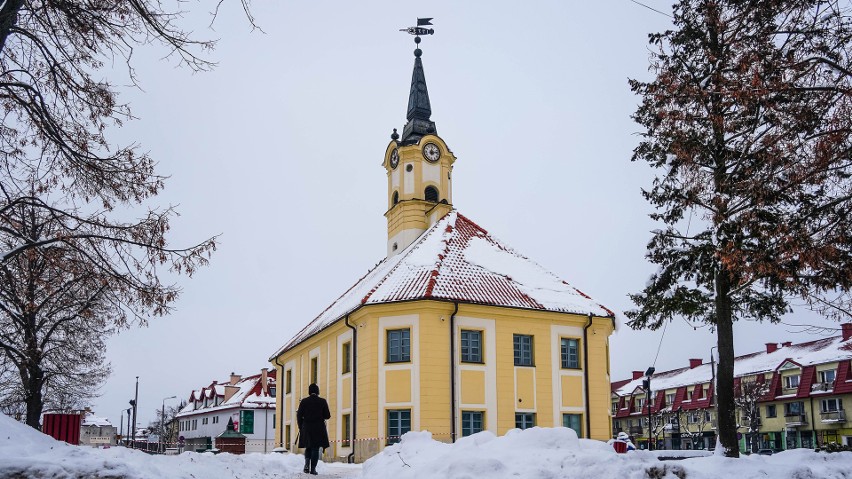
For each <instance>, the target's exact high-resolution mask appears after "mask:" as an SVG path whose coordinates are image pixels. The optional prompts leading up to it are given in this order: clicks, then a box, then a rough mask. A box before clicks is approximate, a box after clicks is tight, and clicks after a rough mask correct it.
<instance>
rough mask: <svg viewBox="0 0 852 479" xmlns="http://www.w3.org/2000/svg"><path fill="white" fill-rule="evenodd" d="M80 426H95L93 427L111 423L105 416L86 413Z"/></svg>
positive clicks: (105, 425) (110, 424)
mask: <svg viewBox="0 0 852 479" xmlns="http://www.w3.org/2000/svg"><path fill="white" fill-rule="evenodd" d="M81 425H82V426H95V427H107V426H112V423H111V422H109V419H107V418H105V417H98V416H95V415H94V414H92V413H87V414H86V416H85V417H84V418H83V421H82V422H81Z"/></svg>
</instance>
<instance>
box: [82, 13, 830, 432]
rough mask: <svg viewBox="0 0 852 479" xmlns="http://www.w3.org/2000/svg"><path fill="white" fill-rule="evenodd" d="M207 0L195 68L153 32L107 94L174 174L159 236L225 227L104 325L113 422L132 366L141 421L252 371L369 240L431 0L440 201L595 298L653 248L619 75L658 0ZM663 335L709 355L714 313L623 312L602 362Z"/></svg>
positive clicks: (626, 364)
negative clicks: (450, 166) (138, 308)
mask: <svg viewBox="0 0 852 479" xmlns="http://www.w3.org/2000/svg"><path fill="white" fill-rule="evenodd" d="M215 3H216V2H214V1H200V2H197V3H196V2H190V3H188V4H187V6H188V7H190V8H192V9H194V10H195V13H196V14H195V15H192V16H191V17H190V18H187V20H186V22H185V25H187V26H188V28H190V29H192V30H194V31H195V32H196V36H197V37H211V36H212V37H216V38H220V39H221V41H220V43H219V45H218V48H217V50H216V51H215V52H213V53H212V54H211V55H210V57H211V58H212V59H214V60H216V61H217V62H218V63H219V65H218V67H217V68H216V69H215V70H214V71H213V72H210V73H200V74H194V75H193V74H191V73H190V72H189V71H187V70H185V69H177V68H175V65H174V62H172V61H168V60H163V59H162V56H163V55H164V54H165V52H164V51H163V50H161V49H156V48H147V49H142V50H140V51H137V57H136V63H135V66H136V67H137V69H138V71H137V74H138V77H139V80H140V82H141V86H142V88H143V90H144V91H140V90H134V89H127V90H126V91H125V92H124V94H123V97H122V98H123V99H124V100H125V101H128V102H130V103H131V104H132V106H133V108H134V113H135V114H136V116H138V117H139V120H138V121H135V122H131V123H129V124H126V125H125V126H124V127H123V128H121V129H120V130H118V131H116V132H115V136H114V137H113V138H114V139H115V140H116V141H138V142H139V143H141V145H142V147H143V148H144V149H146V150H149V151H150V152H151V154H152V155H153V156H154V157H155V158H156V159H157V160H158V161H159V172H160V173H162V174H167V175H170V176H171V179H170V180H169V182H168V184H167V189H166V191H165V193H164V194H162V195H161V196H160V197H158V198H157V200H156V203H157V204H160V205H167V204H177V205H179V211H180V212H181V214H182V216H181V217H180V218H178V219H177V220H176V221H175V222H174V224H173V231H172V235H171V239H172V241H173V243H174V244H175V245H188V244H194V243H197V242H198V241H200V240H201V239H203V238H205V237H207V236H210V235H213V234H218V233H221V234H222V236H221V244H220V248H219V250H218V251H217V253H216V254H215V255H214V257H213V260H212V262H211V265H210V266H209V267H208V268H206V269H203V270H201V271H200V272H199V273H198V274H197V275H196V276H195V277H194V278H193V279H191V280H188V279H186V278H180V279H179V281H180V283H181V285H182V286H183V288H184V293H183V296H182V297H181V299H180V300H179V302H178V303H177V305H176V307H177V311H176V312H175V313H174V314H172V315H171V316H169V317H166V318H155V319H153V320H152V321H151V323H150V326H149V327H148V328H145V329H134V330H131V331H127V332H123V333H121V334H120V335H119V336H117V337H115V338H113V339H111V340H110V341H109V345H108V348H109V350H108V357H109V359H110V361H111V363H112V366H113V375H112V377H111V378H110V379H109V381H108V382H107V383H106V384H105V385H104V388H103V395H102V397H101V398H99V399H98V400H96V401H95V402H94V403H93V405H92V406H93V408H94V410H95V412H96V413H97V414H98V415H101V416H107V417H109V418H110V419H111V420H112V421H113V423H115V424H118V417H119V414H120V412H121V410H122V409H126V408H127V407H128V400H129V399H131V398H132V397H133V392H134V381H135V376H139V384H140V386H139V407H140V409H139V422H140V423H141V424H142V425H146V424H147V423H148V421H149V420H151V419H153V418H154V411H155V410H157V409H159V408H160V406H161V404H162V401H163V398H166V397H169V396H175V395H176V396H178V397H179V398H186V397H188V396H189V393H190V391H191V390H192V389H194V388H199V387H201V386H205V385H208V384H209V383H210V382H211V381H212V380H214V379H215V380H220V381H221V380H224V379H225V378H227V376H228V374H229V373H230V372H231V371H234V372H236V373H238V374H243V375H247V374H253V373H257V372H259V370H260V368H262V367H268V366H269V364H268V363H267V362H266V359H267V357H269V356H270V355H271V354H272V353H273V352H274V351H275V350H276V349H277V348H278V347H280V346H281V345H282V344H283V343H284V342H285V341H286V340H288V339H289V338H290V337H291V336H292V335H293V334H295V333H296V332H297V331H298V330H299V329H301V328H302V327H303V326H304V325H305V324H306V323H307V322H308V321H310V320H311V319H313V318H314V317H315V316H316V315H317V314H319V312H321V311H322V310H323V309H324V308H325V307H326V306H327V305H328V304H329V303H330V302H331V301H333V300H334V299H336V298H337V297H338V296H339V295H340V294H341V293H342V292H343V291H345V290H346V289H347V288H348V287H349V286H351V285H352V284H353V283H354V282H355V281H356V280H357V279H358V278H360V277H361V276H362V275H363V274H364V273H365V272H366V271H367V270H368V269H369V268H371V267H372V266H373V265H375V263H377V262H378V261H379V260H380V259H382V258H383V257H384V255H385V248H386V240H387V229H386V220H385V218H384V216H383V213H384V211H385V208H386V202H387V196H386V195H387V179H386V176H385V172H384V169H383V168H382V166H381V162H382V159H383V154H384V151H385V147H386V146H387V143H388V141H389V139H390V133H391V131H392V129H393V128H398V129H400V131H401V130H402V126H403V124H404V122H405V113H406V107H407V101H408V91H409V86H410V80H411V70H412V65H413V61H414V57H413V55H412V51H413V49H414V42H413V41H412V37H411V36H410V35H408V34H405V33H402V32H399V31H398V30H399V29H400V28H404V27H408V26H411V25H413V24H414V23H415V19H416V18H417V17H418V16H419V17H434V18H435V19H434V20H433V23H434V29H435V35H434V36H431V37H425V38H424V40H423V43H422V44H421V46H422V48H423V51H424V53H423V62H424V68H425V72H426V80H427V83H428V87H429V95H430V99H431V102H432V112H433V114H432V119H433V120H434V121H435V122H436V123H437V127H438V133H439V134H440V135H441V137H442V138H443V139H444V140H445V141H446V142H447V144H448V145H449V146H450V148H451V149H452V150H453V152H454V153H455V155H456V156H457V157H458V161H457V162H456V164H455V170H454V175H453V179H454V191H453V199H454V206H455V207H456V208H457V209H458V210H459V211H460V212H461V213H463V214H464V215H466V216H467V217H469V218H471V219H472V220H473V221H475V222H477V223H478V224H479V225H480V226H482V227H483V228H485V229H486V230H488V231H489V233H491V234H492V235H494V236H496V237H497V238H500V239H501V240H503V241H504V242H506V243H508V244H509V245H511V246H512V247H514V248H515V249H516V250H517V251H519V252H521V253H522V254H525V255H526V256H528V257H529V258H531V259H533V260H534V261H536V262H538V263H539V264H541V265H543V266H544V267H546V268H548V269H549V270H551V271H553V272H554V273H556V274H557V275H559V276H561V277H562V278H563V279H565V280H566V281H568V282H569V283H571V284H573V285H574V286H576V287H577V288H579V289H580V290H581V291H584V292H585V293H587V294H589V295H590V296H591V297H593V298H594V299H596V300H597V301H598V302H600V303H601V304H603V305H605V306H607V307H609V308H610V309H613V310H616V311H619V312H620V311H623V310H626V309H630V308H631V306H632V304H631V302H630V300H629V299H628V297H627V295H628V293H633V292H637V291H639V290H641V288H642V287H643V286H644V284H645V281H646V279H647V277H648V275H649V274H650V273H651V271H652V270H653V267H652V266H651V265H649V264H648V263H647V261H646V260H645V259H644V252H645V244H646V243H647V241H648V239H649V237H650V235H649V230H651V229H652V228H653V227H654V226H653V224H652V222H651V221H650V220H649V219H648V218H647V214H648V213H649V212H650V207H649V206H648V205H647V204H646V203H645V202H644V200H643V199H642V197H641V196H640V192H639V190H640V188H641V187H643V186H648V185H649V184H650V181H651V179H652V178H653V174H654V172H653V171H652V170H651V168H650V167H649V166H647V165H646V164H644V163H631V162H630V156H631V151H632V149H633V148H634V147H635V146H636V145H637V143H638V141H639V138H638V136H637V132H638V131H639V128H638V127H637V126H636V125H635V124H634V123H633V122H632V120H631V119H630V114H631V113H632V112H633V110H634V109H635V107H636V104H637V98H636V97H634V96H633V94H632V93H631V92H630V90H629V88H628V85H627V79H628V78H631V77H632V78H647V77H648V75H649V74H648V72H647V67H648V48H647V34H648V33H650V32H656V31H661V30H664V29H666V28H668V27H669V26H670V24H669V18H667V17H665V16H663V15H661V14H659V13H655V12H653V11H650V10H648V9H646V8H643V7H641V6H639V5H636V4H635V3H632V2H631V1H630V0H606V1H600V2H565V1H563V0H552V1H537V2H515V1H492V2H487V3H485V2H477V3H474V2H450V1H430V2H413V1H398V0H397V1H372V2H329V1H310V2H293V1H266V2H261V1H256V2H255V4H254V5H253V12H254V14H255V15H256V17H257V22H258V24H259V25H260V26H261V27H262V28H263V30H264V32H259V31H254V32H252V31H251V29H250V27H249V25H248V23H247V22H246V20H245V18H244V17H243V16H242V15H241V12H240V10H239V5H238V3H239V2H237V1H236V0H227V1H226V2H225V6H224V8H223V11H222V12H221V15H220V18H219V19H218V20H217V21H216V23H215V24H214V25H213V28H214V30H215V31H212V32H211V31H210V30H208V29H207V23H208V22H209V18H208V16H207V14H206V12H208V11H209V10H210V9H212V5H213V4H215ZM645 3H647V4H649V5H651V6H653V7H655V8H658V9H660V10H663V11H669V10H670V6H669V5H670V1H661V0H647V1H646V2H645ZM120 67H121V65H120V64H119V65H116V68H117V71H118V72H119V73H120V72H121V70H120ZM116 75H118V73H116ZM119 78H120V76H119ZM804 321H805V319H804V316H796V315H794V316H792V317H791V318H790V322H791V323H798V322H804ZM808 321H810V322H814V321H818V322H819V320H814V319H812V318H811V319H808ZM820 324H829V325H830V326H833V327H837V325H836V323H827V322H825V321H821V322H820ZM735 334H736V340H735V343H736V351H737V354H744V353H748V352H752V351H757V350H759V349H762V348H763V347H764V346H763V343H764V342H767V341H785V340H790V341H794V342H800V341H806V340H811V339H815V336H813V335H809V334H804V333H799V332H797V330H796V328H791V327H788V326H770V325H758V324H753V323H748V324H738V325H737V326H736V328H735ZM661 337H662V345H661V353H660V354H659V358H658V359H656V367H657V370H659V371H662V370H666V369H672V368H677V367H681V366H686V365H687V364H688V358H692V357H701V358H704V360H705V361H707V360H709V354H710V348H711V346H713V345H714V344H715V340H714V336H713V335H712V334H711V332H710V331H709V328H707V327H704V328H698V329H697V330H695V329H693V327H692V326H690V325H688V324H687V323H686V322H685V321H678V322H675V323H673V324H671V325H670V326H669V327H668V330H667V332H666V334H665V336H664V337H663V336H662V333H661V332H660V331H657V332H648V331H643V332H636V331H632V330H630V329H629V328H627V327H622V328H621V329H620V331H619V332H618V333H617V334H615V335H614V336H613V338H612V359H611V365H612V373H613V379H622V378H627V377H628V376H629V374H630V371H631V370H632V369H642V370H644V369H645V368H647V367H648V366H650V365H651V364H654V361H655V356H656V355H657V348H658V346H659V345H660V342H661ZM176 402H177V400H169V401H167V402H166V404H171V405H173V404H176Z"/></svg>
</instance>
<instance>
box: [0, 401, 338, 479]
mask: <svg viewBox="0 0 852 479" xmlns="http://www.w3.org/2000/svg"><path fill="white" fill-rule="evenodd" d="M304 464H305V461H304V457H303V456H298V455H295V454H266V455H263V454H246V455H241V456H237V455H232V454H219V455H213V454H197V453H194V452H185V453H183V454H181V455H179V456H151V455H148V454H145V453H144V452H141V451H136V450H132V449H127V448H124V447H113V448H110V449H95V448H89V447H78V446H71V445H69V444H67V443H64V442H61V441H56V440H54V439H53V438H51V437H49V436H46V435H44V434H42V433H40V432H38V431H36V430H34V429H32V428H30V427H28V426H26V425H25V424H21V423H19V422H16V421H14V420H12V419H11V418H9V417H8V416H5V415H3V414H0V477H15V478H22V479H23V478H27V479H29V478H32V479H36V478H38V479H40V478H57V479H65V478H69V479H70V478H75V479H76V478H110V479H125V478H126V479H149V478H158V479H160V478H161V479H192V478H206V479H216V478H231V479H233V478H240V479H276V478H288V477H293V476H295V475H297V473H300V471H301V469H302V467H303V466H304ZM325 467H327V466H326V465H325V464H320V466H319V467H318V471H319V472H323V469H324V468H325Z"/></svg>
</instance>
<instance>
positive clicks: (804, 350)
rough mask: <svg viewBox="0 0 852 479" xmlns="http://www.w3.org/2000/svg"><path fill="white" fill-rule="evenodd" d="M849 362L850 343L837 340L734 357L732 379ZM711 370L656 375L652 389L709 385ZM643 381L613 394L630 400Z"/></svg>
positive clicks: (704, 366)
mask: <svg viewBox="0 0 852 479" xmlns="http://www.w3.org/2000/svg"><path fill="white" fill-rule="evenodd" d="M848 359H852V340H847V341H843V338H842V337H841V336H837V337H832V338H825V339H818V340H816V341H809V342H806V343H800V344H792V345H790V346H784V347H779V348H778V349H777V350H775V351H773V352H771V353H767V352H766V351H758V352H756V353H750V354H745V355H743V356H737V357H736V358H734V377H743V376H753V375H755V374H760V373H768V372H772V371H775V369H777V368H778V367H779V366H781V365H782V364H783V363H784V362H785V361H787V360H792V361H795V362H796V363H798V364H799V365H801V366H802V367H805V366H814V365H817V364H825V363H831V362H836V361H844V360H848ZM710 368H711V366H710V364H709V363H708V364H702V365H700V366H696V367H695V368H691V369H690V368H688V367H686V368H680V369H673V370H671V371H665V372H662V373H655V374H654V375H653V376H652V378H651V389H653V390H655V391H662V390H664V389H674V388H678V387H680V386H690V385H694V384H703V383H709V382H710V381H711V380H712V377H713V374H712V371H711V369H710ZM643 379H645V378H644V376H643V377H641V378H639V379H634V380H632V381H628V382H627V383H624V384H622V385H621V386H620V387H618V388H617V390H615V391H614V392H615V393H616V394H618V395H619V396H629V395H631V394H632V393H633V391H634V390H635V389H636V388H637V387H640V388H641V386H642V380H643Z"/></svg>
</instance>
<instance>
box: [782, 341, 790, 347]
mask: <svg viewBox="0 0 852 479" xmlns="http://www.w3.org/2000/svg"><path fill="white" fill-rule="evenodd" d="M792 345H793V341H784V342H783V343H781V346H784V347H785V348H789V347H790V346H792Z"/></svg>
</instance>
